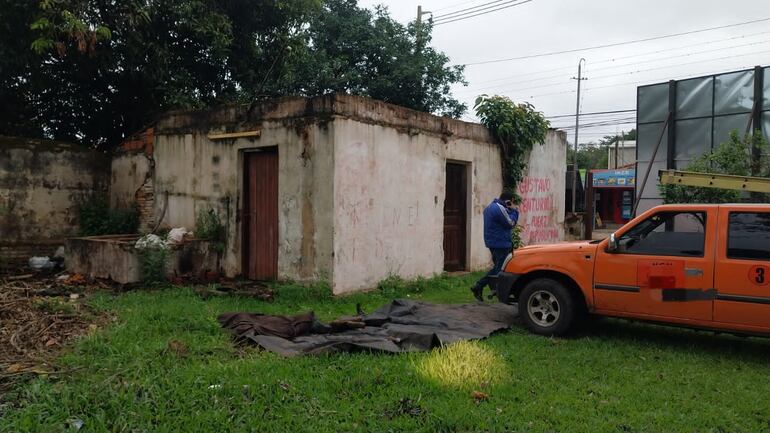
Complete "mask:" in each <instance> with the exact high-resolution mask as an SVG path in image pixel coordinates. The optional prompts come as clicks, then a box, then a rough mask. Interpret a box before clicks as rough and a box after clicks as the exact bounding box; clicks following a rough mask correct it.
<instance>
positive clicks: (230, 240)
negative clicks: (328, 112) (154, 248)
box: [154, 116, 333, 281]
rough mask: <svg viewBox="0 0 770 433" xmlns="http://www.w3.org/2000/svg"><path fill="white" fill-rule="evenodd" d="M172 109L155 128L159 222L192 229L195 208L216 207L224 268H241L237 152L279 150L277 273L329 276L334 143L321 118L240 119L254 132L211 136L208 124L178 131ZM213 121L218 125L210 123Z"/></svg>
mask: <svg viewBox="0 0 770 433" xmlns="http://www.w3.org/2000/svg"><path fill="white" fill-rule="evenodd" d="M182 122H184V119H183V118H175V117H174V116H172V117H170V118H168V119H166V121H165V122H163V123H162V124H161V125H160V127H159V128H157V129H156V141H155V152H154V160H155V182H154V189H155V194H156V200H155V216H156V218H158V219H159V218H162V223H161V225H162V226H167V227H186V228H188V229H194V228H195V218H196V215H197V214H198V213H199V212H201V211H205V210H206V209H208V208H213V209H216V211H217V213H218V214H219V216H220V219H221V220H222V221H223V223H224V225H225V230H226V233H227V242H226V250H225V253H224V257H223V262H222V266H223V271H224V272H225V273H226V274H227V275H229V276H236V275H239V274H240V273H241V260H242V255H241V253H242V251H241V249H242V239H241V236H242V227H241V218H240V215H241V207H242V205H243V196H242V189H243V188H242V185H243V181H244V179H243V153H244V152H247V151H250V150H256V149H259V148H269V147H277V149H278V165H279V179H278V200H279V203H278V210H279V218H278V220H279V233H278V241H279V253H278V273H279V278H281V279H293V280H300V281H312V280H319V279H326V280H329V279H331V254H332V239H331V237H332V220H331V213H332V211H331V207H332V173H333V166H332V148H331V147H330V146H328V143H330V139H329V136H330V132H329V128H330V126H329V125H328V124H327V123H326V122H323V121H312V122H309V121H306V120H304V119H285V120H282V121H278V120H274V121H263V122H259V123H257V124H251V125H247V126H245V129H246V130H249V129H255V130H256V129H258V130H260V131H261V134H260V136H259V137H258V138H239V139H227V140H216V141H212V140H210V139H208V137H207V136H208V131H206V132H203V131H189V133H184V134H180V133H178V132H177V131H176V130H175V129H176V126H175V124H179V123H182ZM215 127H217V128H219V127H221V125H217V126H215Z"/></svg>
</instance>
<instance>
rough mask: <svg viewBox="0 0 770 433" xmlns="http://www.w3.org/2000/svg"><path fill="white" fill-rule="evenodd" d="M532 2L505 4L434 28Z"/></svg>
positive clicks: (523, 1) (524, 0) (523, 0)
mask: <svg viewBox="0 0 770 433" xmlns="http://www.w3.org/2000/svg"><path fill="white" fill-rule="evenodd" d="M531 1H533V0H522V1H518V2H515V3H510V4H507V3H503V4H505V6H501V7H499V8H497V9H491V10H488V11H485V12H479V13H477V14H472V15H465V16H461V17H459V18H454V19H449V20H447V21H441V22H439V23H434V24H433V26H434V27H435V26H440V25H442V24H449V23H454V22H457V21H462V20H467V19H469V18H473V17H478V16H481V15H486V14H490V13H492V12H497V11H501V10H503V9H508V8H512V7H514V6H520V5H523V4H525V3H529V2H531Z"/></svg>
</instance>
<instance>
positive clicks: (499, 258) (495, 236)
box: [471, 192, 519, 302]
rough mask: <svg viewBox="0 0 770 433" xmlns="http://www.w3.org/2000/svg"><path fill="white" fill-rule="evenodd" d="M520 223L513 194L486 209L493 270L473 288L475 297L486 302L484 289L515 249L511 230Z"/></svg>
mask: <svg viewBox="0 0 770 433" xmlns="http://www.w3.org/2000/svg"><path fill="white" fill-rule="evenodd" d="M518 221H519V211H518V209H516V206H515V205H514V203H513V194H511V193H509V192H504V193H502V194H500V197H499V198H496V199H494V200H492V203H490V204H489V206H487V207H486V208H485V209H484V245H486V247H487V248H489V252H490V253H492V263H493V266H492V269H490V270H489V272H487V274H486V275H484V276H483V277H481V279H480V280H478V281H477V282H476V284H475V285H474V286H473V287H471V292H473V296H474V297H475V298H476V299H477V300H479V301H480V302H484V296H483V294H484V287H485V286H490V289H492V286H491V285H490V282H491V277H494V276H496V275H497V274H498V273H500V271H501V269H502V267H503V262H505V259H506V257H508V254H510V252H511V250H512V249H513V242H512V241H511V230H513V228H514V227H516V224H517V223H518Z"/></svg>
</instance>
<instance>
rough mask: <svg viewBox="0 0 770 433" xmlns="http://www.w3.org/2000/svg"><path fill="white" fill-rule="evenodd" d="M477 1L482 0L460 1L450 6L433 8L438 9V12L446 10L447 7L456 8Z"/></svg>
mask: <svg viewBox="0 0 770 433" xmlns="http://www.w3.org/2000/svg"><path fill="white" fill-rule="evenodd" d="M477 1H480V0H471V1H464V2H459V3H455V4H451V5H449V6H444V7H440V8H438V9H433V10H434V11H436V12H440V11H445V10H447V9H452V8H454V7H456V6H463V5H469V4H471V3H476V2H477Z"/></svg>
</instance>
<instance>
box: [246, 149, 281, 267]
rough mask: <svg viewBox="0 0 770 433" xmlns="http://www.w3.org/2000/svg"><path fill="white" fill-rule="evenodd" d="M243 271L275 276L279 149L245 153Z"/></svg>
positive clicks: (276, 263) (276, 262)
mask: <svg viewBox="0 0 770 433" xmlns="http://www.w3.org/2000/svg"><path fill="white" fill-rule="evenodd" d="M243 181H244V188H243V190H244V203H243V274H244V276H245V277H246V278H249V279H252V280H274V279H276V278H278V152H277V151H275V150H273V151H264V152H248V153H245V154H244V176H243Z"/></svg>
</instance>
